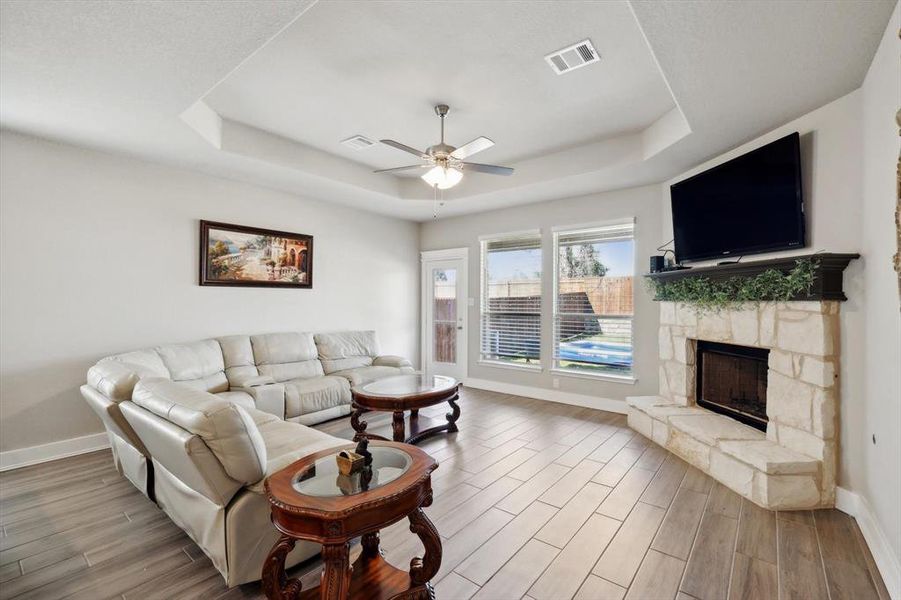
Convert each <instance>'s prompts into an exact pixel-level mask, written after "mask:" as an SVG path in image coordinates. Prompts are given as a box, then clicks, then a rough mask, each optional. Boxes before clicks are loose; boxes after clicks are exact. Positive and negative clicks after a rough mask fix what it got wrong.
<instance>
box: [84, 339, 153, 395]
mask: <svg viewBox="0 0 901 600" xmlns="http://www.w3.org/2000/svg"><path fill="white" fill-rule="evenodd" d="M144 377H167V378H168V377H170V374H169V369H167V368H166V365H165V364H164V363H163V360H162V359H161V358H160V355H159V354H157V353H156V352H155V351H154V350H136V351H134V352H125V353H123V354H116V355H113V356H108V357H106V358H104V359H101V360H100V361H99V362H98V363H97V364H96V365H94V366H93V367H91V368H90V369H89V370H88V385H89V386H91V387H92V388H94V389H95V390H97V391H98V392H100V393H101V394H103V395H104V396H106V397H107V398H109V399H111V400H113V401H116V402H121V401H123V400H130V399H131V393H132V391H133V390H134V387H135V384H137V383H138V381H140V380H141V379H143V378H144Z"/></svg>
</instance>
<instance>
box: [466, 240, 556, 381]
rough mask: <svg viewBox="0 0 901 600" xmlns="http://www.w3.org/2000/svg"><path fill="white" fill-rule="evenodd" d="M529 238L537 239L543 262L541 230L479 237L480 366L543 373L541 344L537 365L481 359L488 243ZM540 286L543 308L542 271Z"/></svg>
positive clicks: (540, 317)
mask: <svg viewBox="0 0 901 600" xmlns="http://www.w3.org/2000/svg"><path fill="white" fill-rule="evenodd" d="M529 237H537V238H538V244H539V248H541V252H542V262H544V236H543V234H542V231H541V228H537V229H522V230H519V231H508V232H506V233H495V234H485V235H480V236H479V358H478V360H477V361H476V362H477V363H478V364H480V365H484V366H487V367H497V368H502V369H503V368H506V369H515V370H520V371H543V370H544V364H545V359H546V357H545V356H544V352H543V349H542V348H541V344H539V350H538V363H537V364H535V365H523V364H517V363H505V362H503V361H497V360H486V359H483V358H482V340H483V339H484V337H483V334H484V327H485V319H484V318H483V313H482V308H483V307H482V301H483V300H484V299H485V294H487V288H486V286H487V285H488V281H487V277H486V275H487V274H486V272H485V256H486V252H487V251H488V248H487V245H488V242H494V241H499V240H511V239H517V238H529ZM540 281H541V285H540V289H541V290H542V294H541V300H542V306H544V269H542V271H541V280H540ZM542 321H543V314H542V312H539V313H538V327H539V329H538V331H539V333H540V332H541V331H542V330H543V329H544V323H543V322H542Z"/></svg>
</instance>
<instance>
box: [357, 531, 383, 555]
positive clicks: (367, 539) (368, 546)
mask: <svg viewBox="0 0 901 600" xmlns="http://www.w3.org/2000/svg"><path fill="white" fill-rule="evenodd" d="M361 541H362V543H363V556H365V557H367V558H368V557H373V556H378V555H379V553H380V552H379V532H378V531H373V532H372V533H364V534H363V538H362V540H361Z"/></svg>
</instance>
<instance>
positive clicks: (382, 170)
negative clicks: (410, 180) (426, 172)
mask: <svg viewBox="0 0 901 600" xmlns="http://www.w3.org/2000/svg"><path fill="white" fill-rule="evenodd" d="M431 166H432V165H407V166H406V167H394V168H391V169H379V170H378V171H373V173H394V172H396V171H409V170H410V169H425V168H426V167H431Z"/></svg>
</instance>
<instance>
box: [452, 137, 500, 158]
mask: <svg viewBox="0 0 901 600" xmlns="http://www.w3.org/2000/svg"><path fill="white" fill-rule="evenodd" d="M493 145H494V142H492V141H491V140H489V139H488V138H486V137H484V136H481V137H477V138H476V139H474V140H472V141H471V142H466V143H465V144H463V145H462V146H460V147H459V148H457V149H456V150H454V151H453V152H451V156H452V157H454V158H456V159H459V160H463V159H464V158H468V157H470V156H472V155H473V154H475V153H476V152H481V151H482V150H487V149H488V148H490V147H492V146H493Z"/></svg>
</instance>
